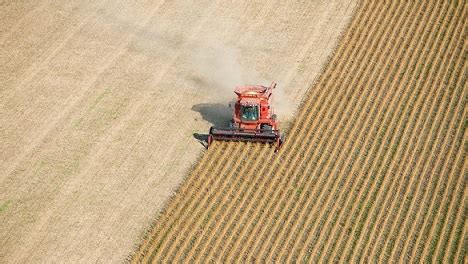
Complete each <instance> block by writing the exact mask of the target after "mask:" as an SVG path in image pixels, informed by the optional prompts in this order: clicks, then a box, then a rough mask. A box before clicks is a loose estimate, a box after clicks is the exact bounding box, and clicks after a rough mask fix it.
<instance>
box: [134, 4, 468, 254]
mask: <svg viewBox="0 0 468 264" xmlns="http://www.w3.org/2000/svg"><path fill="white" fill-rule="evenodd" d="M466 15H467V12H466V7H465V4H464V1H421V2H417V3H416V2H414V1H362V3H361V4H360V6H359V8H358V9H357V11H356V14H355V17H354V19H353V21H352V23H351V24H350V26H349V27H348V29H347V31H346V32H345V34H344V35H343V38H342V40H341V44H340V45H339V47H338V49H337V50H336V52H335V54H334V56H333V57H332V59H331V61H330V63H329V65H328V67H327V68H326V69H325V71H324V72H323V74H322V75H321V77H320V79H319V80H318V81H317V82H316V84H315V85H314V86H313V87H312V88H311V89H310V90H309V93H308V96H307V98H306V100H305V101H304V102H303V103H302V105H301V107H300V109H299V111H298V114H297V118H296V119H295V121H294V123H293V125H292V127H291V129H290V131H289V133H288V135H287V140H286V143H285V145H284V147H283V148H282V149H281V151H280V152H279V153H278V154H274V153H273V149H272V148H270V147H268V146H265V145H260V144H252V143H234V142H216V143H215V145H214V146H213V147H212V148H210V149H209V150H208V151H207V153H206V154H205V155H204V156H203V157H202V159H201V160H200V162H199V164H198V165H197V166H196V167H195V168H194V171H193V172H192V173H191V175H190V176H189V177H188V178H187V179H186V181H185V182H184V183H183V185H182V186H181V187H180V189H179V191H178V193H177V195H176V196H175V197H174V198H173V199H172V200H171V202H170V203H169V204H168V206H167V207H166V208H165V210H164V212H163V213H162V214H161V215H160V216H159V218H158V220H157V221H156V222H155V224H154V227H153V228H152V229H151V230H150V232H149V233H148V237H147V239H145V240H144V241H143V243H142V245H141V247H140V249H139V250H138V251H137V252H136V253H135V255H134V256H133V257H134V258H133V261H135V262H140V261H148V260H215V261H227V260H237V261H242V260H247V261H251V260H267V262H269V261H270V260H277V261H280V262H282V261H285V260H289V261H299V260H300V261H314V262H315V261H344V262H355V261H383V262H387V261H402V262H409V261H426V260H437V261H443V262H457V263H464V262H465V260H464V257H465V254H466V252H465V250H466V248H467V243H466V239H465V238H466V228H465V218H466V202H465V201H466V199H465V197H466V193H465V189H466V174H465V168H466V164H465V152H464V148H465V147H464V144H465V143H464V142H465V138H466V135H465V126H466V123H465V120H466V106H465V105H466V96H467V94H466V92H467V90H466V64H465V62H466V45H465V43H466V21H467V17H466Z"/></svg>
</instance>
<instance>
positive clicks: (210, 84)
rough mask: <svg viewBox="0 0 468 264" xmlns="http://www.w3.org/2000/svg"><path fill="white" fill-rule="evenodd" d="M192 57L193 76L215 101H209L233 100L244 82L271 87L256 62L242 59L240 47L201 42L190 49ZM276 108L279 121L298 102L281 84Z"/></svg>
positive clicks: (274, 106)
mask: <svg viewBox="0 0 468 264" xmlns="http://www.w3.org/2000/svg"><path fill="white" fill-rule="evenodd" d="M190 54H191V55H190V58H191V60H192V65H193V66H194V71H193V76H192V79H193V80H194V81H195V82H197V83H198V84H199V85H201V86H203V87H200V88H201V89H205V90H206V89H208V91H209V92H210V93H211V97H210V98H209V99H210V100H212V101H211V102H209V103H224V104H227V103H228V102H232V101H234V100H235V98H236V96H235V94H234V89H235V87H236V86H242V85H264V86H270V84H271V82H272V81H275V80H267V79H266V78H264V77H263V76H266V75H268V73H264V74H262V73H260V72H258V71H257V70H256V69H255V65H251V64H248V65H247V63H245V64H243V63H242V62H246V61H248V60H247V58H245V57H243V56H242V52H241V50H240V49H239V48H238V47H236V46H232V45H226V44H224V43H222V42H220V41H207V40H203V41H198V42H197V43H194V45H192V47H191V48H190ZM273 108H274V111H275V113H276V114H277V115H278V117H279V119H280V120H284V119H289V118H291V117H292V116H293V114H294V111H295V108H296V105H295V104H294V103H293V101H292V99H291V98H290V97H289V96H288V94H287V93H286V92H285V90H284V89H283V86H282V85H281V83H278V84H277V86H276V88H275V89H274V91H273Z"/></svg>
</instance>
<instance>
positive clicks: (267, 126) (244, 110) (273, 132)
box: [208, 82, 283, 151]
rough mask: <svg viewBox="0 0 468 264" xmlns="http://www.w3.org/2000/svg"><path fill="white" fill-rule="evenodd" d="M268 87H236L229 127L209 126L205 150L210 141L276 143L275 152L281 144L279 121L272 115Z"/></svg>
mask: <svg viewBox="0 0 468 264" xmlns="http://www.w3.org/2000/svg"><path fill="white" fill-rule="evenodd" d="M275 87H276V83H274V82H273V83H271V85H270V87H266V86H263V85H250V86H239V87H236V89H235V90H234V92H235V93H236V94H237V101H236V102H234V103H230V104H229V107H230V108H233V113H232V120H231V123H230V124H229V127H228V128H217V127H211V128H210V134H209V135H208V147H209V146H210V144H211V142H212V141H213V140H231V141H254V142H264V143H270V144H273V143H275V144H276V151H278V150H279V149H280V147H281V145H282V144H283V135H282V134H281V133H280V131H279V129H278V126H279V124H278V121H277V120H276V115H275V114H274V113H273V108H272V105H271V102H272V92H273V89H274V88H275Z"/></svg>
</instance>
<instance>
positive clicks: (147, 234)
mask: <svg viewBox="0 0 468 264" xmlns="http://www.w3.org/2000/svg"><path fill="white" fill-rule="evenodd" d="M362 5H363V1H358V3H357V4H356V5H355V6H354V7H353V11H351V15H350V19H349V20H348V21H347V22H346V23H345V26H344V27H343V30H342V31H341V32H340V33H339V34H338V36H337V42H336V45H335V47H333V49H332V51H331V52H330V53H329V54H328V56H327V57H326V59H325V60H324V62H323V64H322V67H321V69H320V71H319V72H318V73H317V75H316V76H315V77H314V79H313V81H312V82H311V84H310V85H307V86H308V88H307V89H306V90H305V91H304V95H305V96H304V97H303V99H302V100H301V102H300V103H299V104H298V106H297V108H296V109H294V112H293V113H294V115H293V116H297V115H298V113H299V112H300V109H302V108H303V107H304V105H305V104H306V102H307V99H308V95H309V94H310V92H311V90H313V89H314V88H316V86H317V84H318V83H319V80H320V79H321V78H322V77H323V74H324V73H325V71H326V70H327V69H328V68H329V67H332V65H330V62H331V60H332V59H333V58H334V57H335V56H336V55H337V54H336V53H337V51H338V50H339V48H340V47H341V46H343V45H345V44H346V43H343V39H344V37H345V35H346V33H347V32H348V29H349V27H350V25H352V24H353V23H354V22H355V20H356V19H357V18H356V13H357V11H358V10H360V9H361V7H362ZM348 8H349V6H348ZM296 122H297V118H295V119H293V120H291V122H288V123H287V124H288V125H287V126H286V127H284V128H282V129H283V133H285V135H286V138H287V135H288V133H289V132H290V131H291V129H292V127H294V125H295V124H296ZM207 155H209V151H208V150H206V149H205V150H202V151H200V152H199V153H198V155H197V158H196V159H195V160H194V162H192V163H191V165H190V167H189V168H187V169H186V170H185V172H184V175H185V176H184V177H183V178H182V181H181V182H180V183H179V185H177V187H176V188H174V190H173V192H172V194H171V195H170V196H169V197H168V199H167V200H166V201H165V202H164V203H163V206H162V209H161V210H159V211H158V212H157V213H156V214H155V216H154V220H153V221H151V224H150V225H149V226H148V227H147V228H145V229H144V230H143V232H142V234H141V235H140V236H139V238H138V239H139V240H138V241H139V242H138V243H136V244H135V245H134V246H133V250H132V251H131V252H130V253H129V254H128V255H127V257H126V258H125V259H124V261H125V262H127V263H130V262H132V261H138V259H139V257H142V256H143V255H144V254H148V253H150V252H144V254H142V253H143V252H142V250H143V251H144V250H145V248H146V247H145V246H146V245H147V244H151V242H150V241H152V240H153V237H152V233H153V231H154V229H155V227H157V224H158V223H159V222H160V220H161V217H162V216H163V215H164V214H165V213H167V210H169V209H170V205H171V204H172V203H173V202H174V201H175V200H176V198H177V195H178V194H179V191H180V190H181V187H182V186H183V185H184V184H186V183H187V179H189V178H190V177H191V176H193V172H194V171H195V170H196V169H197V167H198V165H199V164H200V162H201V160H202V159H203V158H206V157H207ZM148 242H149V243H148Z"/></svg>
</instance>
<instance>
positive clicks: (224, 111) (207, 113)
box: [192, 104, 232, 147]
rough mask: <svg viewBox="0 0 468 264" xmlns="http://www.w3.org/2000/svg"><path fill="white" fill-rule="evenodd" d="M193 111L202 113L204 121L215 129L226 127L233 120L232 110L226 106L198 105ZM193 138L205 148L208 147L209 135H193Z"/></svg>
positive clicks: (193, 107)
mask: <svg viewBox="0 0 468 264" xmlns="http://www.w3.org/2000/svg"><path fill="white" fill-rule="evenodd" d="M192 111H195V112H198V113H200V115H201V117H202V118H203V120H205V121H207V122H208V123H210V124H211V125H212V126H215V127H226V126H228V125H229V122H230V120H231V116H232V115H231V109H230V108H229V107H228V106H227V105H224V104H196V105H194V106H192ZM193 137H194V138H195V139H196V140H197V141H198V142H200V144H202V145H203V146H204V147H207V146H208V133H206V134H200V133H193Z"/></svg>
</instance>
